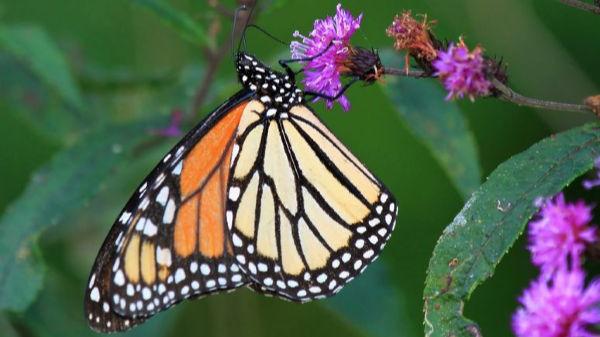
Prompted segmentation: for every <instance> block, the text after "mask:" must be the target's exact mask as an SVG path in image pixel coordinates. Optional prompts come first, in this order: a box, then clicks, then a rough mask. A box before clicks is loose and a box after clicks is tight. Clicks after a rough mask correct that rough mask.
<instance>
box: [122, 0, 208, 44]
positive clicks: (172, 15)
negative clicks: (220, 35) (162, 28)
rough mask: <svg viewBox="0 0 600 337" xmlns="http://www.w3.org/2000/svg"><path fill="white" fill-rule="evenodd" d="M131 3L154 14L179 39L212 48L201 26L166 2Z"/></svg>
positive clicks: (138, 0) (137, 1) (158, 0)
mask: <svg viewBox="0 0 600 337" xmlns="http://www.w3.org/2000/svg"><path fill="white" fill-rule="evenodd" d="M132 1H133V3H135V4H138V5H140V6H143V7H145V8H147V9H148V10H150V11H152V12H153V13H154V14H156V15H157V16H158V17H159V18H160V19H161V20H162V21H163V22H164V23H165V24H166V25H167V26H169V27H171V28H172V29H174V30H175V31H176V32H177V33H179V35H181V37H183V38H185V39H186V40H188V41H190V42H192V43H194V44H199V45H206V46H209V47H212V46H214V41H213V40H212V39H211V38H210V37H209V36H208V34H207V33H206V30H205V29H204V27H202V25H200V24H199V23H197V22H196V21H194V19H192V18H191V17H190V16H189V15H187V14H186V13H185V12H182V11H180V10H178V9H176V8H175V7H173V6H171V5H170V4H169V3H168V2H167V1H166V0H132Z"/></svg>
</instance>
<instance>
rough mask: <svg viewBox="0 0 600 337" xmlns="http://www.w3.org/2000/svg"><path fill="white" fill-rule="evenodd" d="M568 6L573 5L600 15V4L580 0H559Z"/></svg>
mask: <svg viewBox="0 0 600 337" xmlns="http://www.w3.org/2000/svg"><path fill="white" fill-rule="evenodd" d="M558 1H560V2H562V3H563V4H565V5H567V6H571V7H574V8H578V9H581V10H584V11H588V12H592V13H594V14H598V15H600V6H598V5H594V4H591V3H587V2H584V1H580V0H558Z"/></svg>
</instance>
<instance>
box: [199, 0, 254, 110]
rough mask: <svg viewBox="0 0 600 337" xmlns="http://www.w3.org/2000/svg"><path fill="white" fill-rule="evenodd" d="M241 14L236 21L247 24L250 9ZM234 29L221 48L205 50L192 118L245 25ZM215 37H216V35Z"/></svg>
mask: <svg viewBox="0 0 600 337" xmlns="http://www.w3.org/2000/svg"><path fill="white" fill-rule="evenodd" d="M255 4H256V0H238V5H240V6H242V5H245V6H247V7H249V8H252V7H253V6H254V5H255ZM211 5H212V6H215V7H218V6H219V2H218V1H212V3H211ZM232 13H234V12H233V11H232ZM239 14H240V15H239V16H240V17H238V18H237V20H236V21H238V22H241V23H244V24H245V23H246V22H247V21H248V17H247V16H248V15H249V11H240V12H239ZM215 20H219V18H216V19H215ZM215 24H218V22H215ZM233 29H234V30H235V31H234V33H233V34H228V35H227V39H226V41H223V42H222V43H221V46H220V47H219V48H217V49H208V48H207V49H205V50H204V54H205V59H206V61H207V64H206V73H205V74H204V77H203V78H202V80H201V81H200V84H199V85H198V89H196V94H195V95H194V100H193V102H192V107H191V111H190V114H189V115H188V116H189V117H190V118H193V116H194V115H195V114H196V113H198V111H199V110H200V109H201V108H202V106H203V105H204V103H205V101H206V97H207V96H208V93H209V92H210V88H211V86H212V84H213V83H214V80H215V77H216V75H217V70H218V68H219V65H220V64H221V62H222V61H223V59H224V58H225V57H226V56H227V53H228V52H229V48H230V47H231V42H232V39H234V38H235V37H237V36H239V34H240V33H241V32H242V30H243V27H241V26H238V27H233ZM213 31H214V32H215V34H216V32H217V30H213ZM214 38H216V36H215V37H214Z"/></svg>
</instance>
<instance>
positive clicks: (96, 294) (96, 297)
mask: <svg viewBox="0 0 600 337" xmlns="http://www.w3.org/2000/svg"><path fill="white" fill-rule="evenodd" d="M90 299H91V300H92V301H94V302H98V301H100V290H98V287H94V289H92V291H91V292H90Z"/></svg>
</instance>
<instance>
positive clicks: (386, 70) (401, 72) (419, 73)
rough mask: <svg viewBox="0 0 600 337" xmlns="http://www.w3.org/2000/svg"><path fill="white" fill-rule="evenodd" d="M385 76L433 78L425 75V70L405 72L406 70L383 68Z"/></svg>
mask: <svg viewBox="0 0 600 337" xmlns="http://www.w3.org/2000/svg"><path fill="white" fill-rule="evenodd" d="M383 74H384V75H392V76H405V77H415V78H419V77H432V76H430V75H428V74H427V73H425V72H424V71H423V70H408V71H407V70H405V69H397V68H388V67H384V68H383Z"/></svg>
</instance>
